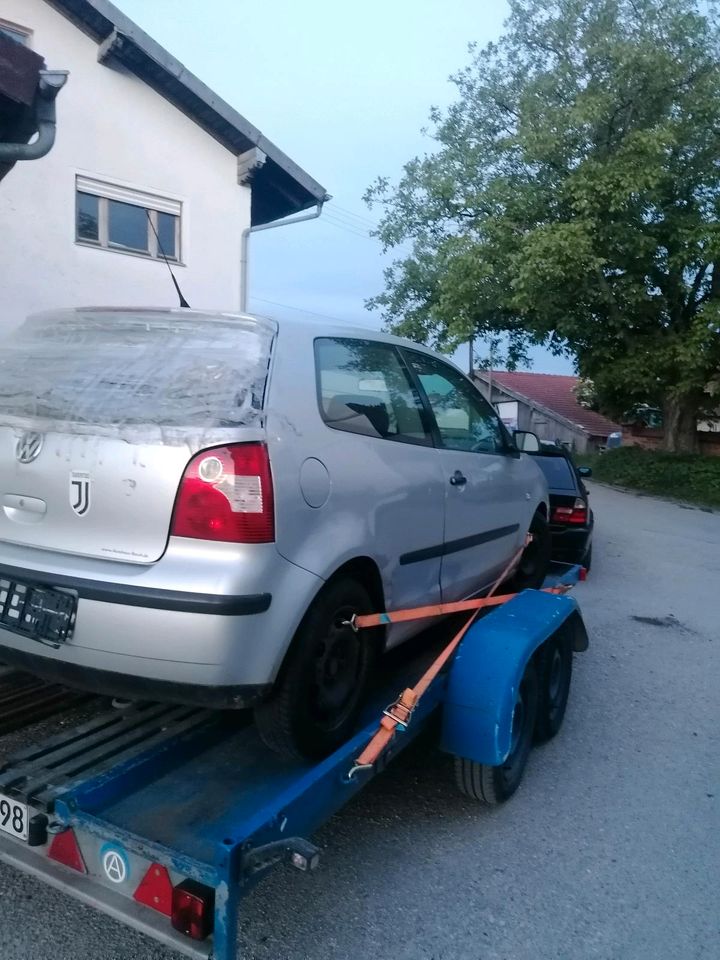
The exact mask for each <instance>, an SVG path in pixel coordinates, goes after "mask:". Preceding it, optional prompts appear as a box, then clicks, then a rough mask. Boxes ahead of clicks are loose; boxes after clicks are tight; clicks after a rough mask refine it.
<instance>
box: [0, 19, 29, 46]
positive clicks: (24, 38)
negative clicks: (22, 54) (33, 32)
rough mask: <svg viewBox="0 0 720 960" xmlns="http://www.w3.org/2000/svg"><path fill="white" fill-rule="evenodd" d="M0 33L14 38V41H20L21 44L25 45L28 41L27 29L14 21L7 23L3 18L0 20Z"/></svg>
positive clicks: (11, 38)
mask: <svg viewBox="0 0 720 960" xmlns="http://www.w3.org/2000/svg"><path fill="white" fill-rule="evenodd" d="M0 35H2V36H3V37H8V38H9V39H10V40H14V41H15V43H22V44H23V46H27V45H28V44H29V42H30V31H29V30H26V29H25V28H24V27H19V26H18V25H17V24H15V23H7V22H6V21H5V20H0Z"/></svg>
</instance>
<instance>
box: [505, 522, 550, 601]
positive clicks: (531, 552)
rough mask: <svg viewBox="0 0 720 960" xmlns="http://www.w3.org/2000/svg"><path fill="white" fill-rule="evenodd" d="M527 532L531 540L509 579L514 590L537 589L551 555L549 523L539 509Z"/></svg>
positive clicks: (545, 573)
mask: <svg viewBox="0 0 720 960" xmlns="http://www.w3.org/2000/svg"><path fill="white" fill-rule="evenodd" d="M528 533H530V534H532V540H531V541H530V543H529V544H528V545H527V546H526V547H525V549H524V550H523V554H522V557H520V562H519V564H518V566H517V569H516V571H515V573H514V574H513V577H512V579H511V581H510V586H511V588H512V589H513V590H515V591H520V590H539V589H540V587H541V586H542V585H543V582H544V580H545V577H546V576H547V572H548V570H549V568H550V560H551V555H552V541H551V537H550V525H549V524H548V522H547V520H546V519H545V517H544V516H543V515H542V513H540V512H539V511H537V512H536V513H535V516H534V517H533V518H532V523H531V524H530V530H529V531H528Z"/></svg>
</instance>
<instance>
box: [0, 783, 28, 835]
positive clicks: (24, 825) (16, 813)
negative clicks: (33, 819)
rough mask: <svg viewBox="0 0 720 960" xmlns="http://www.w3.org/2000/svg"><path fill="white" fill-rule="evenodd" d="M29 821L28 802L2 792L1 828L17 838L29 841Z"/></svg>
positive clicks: (0, 796) (0, 808)
mask: <svg viewBox="0 0 720 960" xmlns="http://www.w3.org/2000/svg"><path fill="white" fill-rule="evenodd" d="M29 822H30V815H29V813H28V807H27V804H26V803H21V802H20V801H19V800H13V798H12V797H6V796H5V794H4V793H0V830H1V831H2V832H3V833H9V834H10V836H11V837H15V839H16V840H25V841H27V839H28V824H29Z"/></svg>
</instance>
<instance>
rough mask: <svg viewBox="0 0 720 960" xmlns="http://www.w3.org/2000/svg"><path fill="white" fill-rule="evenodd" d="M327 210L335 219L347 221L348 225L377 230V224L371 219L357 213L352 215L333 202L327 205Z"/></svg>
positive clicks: (349, 211) (350, 211)
mask: <svg viewBox="0 0 720 960" xmlns="http://www.w3.org/2000/svg"><path fill="white" fill-rule="evenodd" d="M328 209H329V210H331V211H332V213H333V214H334V215H335V216H336V217H341V218H342V219H345V220H348V221H349V222H350V223H355V224H356V225H358V226H360V225H361V226H363V227H369V228H370V229H372V230H375V229H377V226H378V225H377V223H376V221H375V220H373V219H372V217H365V216H363V215H362V214H359V213H353V212H352V210H347V209H346V208H345V207H341V206H339V205H338V204H337V203H335V202H334V201H332V200H331V201H330V202H329V204H328Z"/></svg>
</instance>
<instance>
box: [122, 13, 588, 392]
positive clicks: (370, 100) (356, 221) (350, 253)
mask: <svg viewBox="0 0 720 960" xmlns="http://www.w3.org/2000/svg"><path fill="white" fill-rule="evenodd" d="M115 3H116V5H117V6H119V7H120V8H121V9H122V10H123V12H124V13H126V14H127V15H128V16H129V17H131V18H132V19H133V20H135V21H136V23H138V24H139V25H140V26H141V27H142V28H143V29H144V30H145V31H146V32H147V33H149V34H150V35H151V36H152V37H153V38H154V39H155V40H157V41H158V42H159V43H160V44H162V45H163V46H164V47H165V48H166V49H167V50H168V51H169V52H170V53H171V54H172V55H173V56H175V57H177V58H178V59H179V60H181V61H182V62H183V63H184V64H185V66H186V67H187V68H188V69H189V70H191V71H192V72H193V73H195V74H196V75H197V76H198V77H199V78H200V79H201V80H203V81H204V82H205V83H206V84H208V86H210V87H211V88H212V89H213V90H214V91H215V92H217V93H218V94H219V95H220V96H221V97H223V99H225V100H227V101H228V102H229V103H230V104H231V105H232V106H233V107H235V108H236V109H237V110H238V111H239V112H240V113H241V114H243V116H245V117H246V118H247V119H248V120H249V121H250V122H251V123H252V124H254V125H255V126H256V127H258V128H259V129H260V130H262V132H263V133H264V134H265V136H267V137H268V138H269V139H270V140H272V141H273V142H274V143H275V144H276V145H277V146H278V147H280V149H281V150H283V151H284V152H285V153H286V154H288V155H289V156H290V157H291V158H292V159H293V160H294V161H295V162H296V163H298V164H299V165H300V166H301V167H302V168H303V169H304V170H306V171H307V172H308V173H309V174H310V175H311V176H312V177H314V178H315V180H317V181H319V182H320V183H321V184H322V185H323V186H324V187H325V188H326V190H327V192H328V193H329V194H330V195H331V196H332V198H333V199H332V201H331V202H330V203H328V204H326V206H325V208H324V211H323V214H322V216H321V218H320V219H319V220H315V221H309V222H306V223H300V224H297V225H288V226H283V227H280V228H278V229H273V230H267V231H263V232H260V233H257V234H254V235H253V236H252V237H251V241H250V243H251V250H250V304H249V305H250V309H251V310H252V311H254V312H257V313H267V314H271V315H274V316H277V317H279V318H282V317H283V316H289V315H291V314H295V313H296V311H298V310H299V311H303V312H307V313H310V314H312V315H314V316H322V317H331V318H333V319H336V318H337V319H341V320H346V321H349V322H352V323H355V324H358V325H360V326H365V327H375V328H379V327H381V325H382V320H381V318H380V317H379V315H377V314H375V315H373V314H372V313H370V312H368V311H367V310H366V309H365V306H364V301H365V300H366V299H367V298H368V297H371V296H373V295H374V294H377V293H379V292H381V290H382V288H383V278H382V270H383V266H385V265H386V264H387V263H388V260H387V259H384V258H383V255H382V251H381V249H380V245H379V243H378V242H377V240H375V239H373V238H371V237H370V236H369V235H368V232H369V230H370V229H372V227H373V225H374V224H375V223H376V222H377V220H378V217H379V211H378V209H377V208H375V209H373V210H369V209H368V208H367V207H366V206H365V204H364V203H363V201H362V195H363V193H364V191H365V190H366V188H367V187H368V186H369V185H370V184H371V183H372V182H373V181H374V180H375V179H376V177H378V176H381V175H382V176H389V177H390V178H391V179H397V178H398V176H399V174H400V172H401V170H402V166H403V164H404V163H406V162H407V161H408V160H410V159H411V158H412V157H414V156H416V155H418V154H421V153H424V152H428V151H431V150H432V148H433V144H432V140H431V139H430V138H429V137H427V136H426V135H423V133H422V128H423V127H425V126H428V125H429V120H428V115H429V111H430V108H431V106H440V107H443V106H446V105H447V104H449V103H451V102H452V100H453V98H454V89H455V88H454V87H453V85H452V84H451V83H450V82H449V77H450V75H451V74H452V73H454V72H456V71H457V70H458V69H460V68H461V67H462V66H464V65H465V64H466V63H467V61H468V53H467V46H468V43H470V42H471V41H477V42H478V43H480V44H481V45H484V44H485V43H487V42H488V41H490V40H494V39H497V37H498V36H499V34H500V32H501V29H502V23H503V20H504V19H505V17H506V15H507V5H506V2H505V0H486V2H482V0H363V2H362V3H357V2H355V3H347V2H345V3H342V2H338V0H305V2H304V3H299V2H297V0H269V2H266V3H257V2H249V0H204V2H203V3H197V2H191V0H152V2H151V3H149V2H148V0H115ZM479 349H480V350H481V349H482V348H481V347H480V348H479ZM456 360H457V361H458V362H460V363H462V364H463V365H464V366H466V365H467V351H464V352H461V353H460V354H459V355H458V356H457V357H456ZM532 369H533V370H535V371H537V372H544V373H571V372H572V366H571V363H570V361H568V360H567V359H562V358H556V357H553V356H552V355H550V354H549V353H547V352H546V351H544V350H537V351H534V353H533V367H532Z"/></svg>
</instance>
